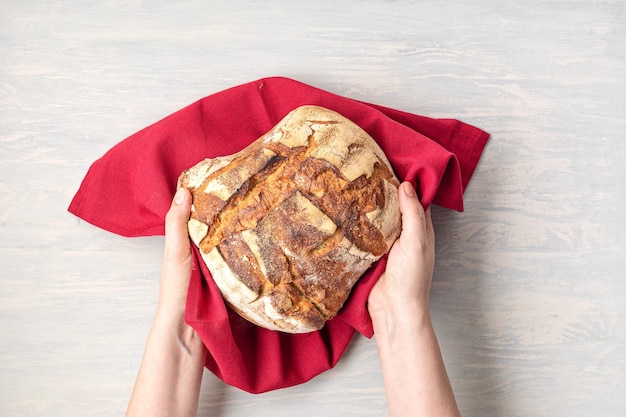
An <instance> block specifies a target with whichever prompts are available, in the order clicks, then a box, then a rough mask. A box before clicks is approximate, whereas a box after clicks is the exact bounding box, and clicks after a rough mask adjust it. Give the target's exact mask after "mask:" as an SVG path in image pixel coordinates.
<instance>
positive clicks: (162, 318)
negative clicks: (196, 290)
mask: <svg viewBox="0 0 626 417" xmlns="http://www.w3.org/2000/svg"><path fill="white" fill-rule="evenodd" d="M190 210H191V194H190V193H189V191H188V190H186V189H179V190H178V191H177V192H176V195H175V196H174V200H173V201H172V205H171V206H170V209H169V211H168V212H167V215H166V217H165V249H164V253H163V264H162V267H161V283H160V287H159V303H158V307H157V313H156V316H155V318H154V321H153V322H152V327H151V328H150V333H149V334H148V340H147V342H146V348H145V351H144V356H143V359H142V361H141V366H140V367H139V374H138V375H137V381H136V382H135V386H134V388H133V393H132V395H131V398H130V402H129V404H128V410H127V412H126V416H127V417H135V416H153V417H159V416H164V417H165V416H168V417H171V416H191V415H196V413H197V410H198V398H199V395H200V385H201V383H202V372H203V369H204V363H205V360H206V356H207V350H206V348H205V347H204V344H203V343H202V339H200V337H199V336H198V334H197V333H196V332H195V330H194V329H193V328H192V327H191V326H189V325H187V324H186V323H185V304H186V299H187V289H188V287H189V277H190V275H191V247H190V243H189V235H188V232H187V221H188V219H189V213H190Z"/></svg>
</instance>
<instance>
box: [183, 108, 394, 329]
mask: <svg viewBox="0 0 626 417" xmlns="http://www.w3.org/2000/svg"><path fill="white" fill-rule="evenodd" d="M398 185H399V182H398V179H397V178H396V177H395V175H394V173H393V170H392V168H391V165H390V164H389V161H388V160H387V158H386V157H385V155H384V153H383V151H382V150H381V149H380V147H379V146H378V144H377V143H376V142H375V141H374V140H373V139H372V138H371V137H370V136H369V135H368V134H367V133H366V132H365V131H364V130H363V129H361V128H360V127H359V126H357V125H356V124H355V123H353V122H352V121H350V120H348V119H347V118H345V117H343V116H341V115H340V114H338V113H336V112H334V111H331V110H328V109H325V108H322V107H317V106H303V107H299V108H297V109H295V110H293V111H292V112H290V113H289V114H288V115H287V116H286V117H285V118H284V119H283V120H282V121H280V122H279V123H278V124H277V125H276V126H275V127H274V128H272V129H271V130H270V131H269V132H267V133H266V134H265V135H263V136H261V137H260V138H259V139H257V140H256V141H255V142H253V143H252V144H250V145H249V146H248V147H246V148H245V149H243V150H241V151H240V152H238V153H236V154H233V155H228V156H223V157H217V158H211V159H205V160H204V161H202V162H200V163H198V164H197V165H195V166H194V167H192V168H190V169H188V170H186V171H185V172H183V173H182V174H181V176H180V179H179V186H180V187H185V188H187V189H189V190H190V191H191V194H192V198H193V202H192V208H191V216H190V219H189V235H190V237H191V239H192V241H193V242H194V243H195V244H196V245H197V246H198V247H199V248H200V252H201V255H202V258H203V260H204V262H205V263H206V265H207V267H208V269H209V271H210V272H211V275H212V277H213V280H214V281H215V283H216V285H217V287H218V288H219V289H220V291H221V293H222V296H223V298H224V299H225V301H226V302H227V303H228V304H229V305H230V306H231V307H232V309H233V310H235V311H236V312H237V313H239V314H240V315H241V316H242V317H244V318H246V319H247V320H249V321H251V322H252V323H255V324H257V325H259V326H261V327H264V328H267V329H272V330H280V331H284V332H288V333H304V332H310V331H314V330H318V329H320V328H322V327H323V326H324V323H325V322H326V321H327V320H329V319H331V318H332V317H334V316H335V315H336V314H337V312H338V311H339V309H340V308H341V307H342V305H343V304H344V302H345V301H346V299H347V298H348V296H349V294H350V291H351V289H352V287H353V286H354V284H355V283H356V282H357V281H358V279H359V278H360V277H361V275H362V274H363V273H364V272H365V271H366V270H367V269H368V268H369V267H370V266H371V264H372V263H373V262H375V261H376V260H378V259H379V258H380V257H382V256H383V255H384V254H385V253H387V252H388V250H389V249H390V248H391V245H392V244H393V242H394V241H395V240H396V238H397V237H398V235H399V234H400V227H401V225H400V211H399V207H398V199H397V187H398Z"/></svg>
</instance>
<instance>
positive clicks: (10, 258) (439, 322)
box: [0, 0, 626, 417]
mask: <svg viewBox="0 0 626 417" xmlns="http://www.w3.org/2000/svg"><path fill="white" fill-rule="evenodd" d="M625 22H626V3H624V2H623V1H621V0H620V1H618V0H608V1H581V0H570V1H534V0H533V1H527V2H522V1H516V2H512V1H495V0H476V1H472V2H465V1H452V2H447V3H437V2H425V1H406V0H398V1H379V2H375V1H325V0H320V1H317V2H315V3H311V2H295V1H241V2H235V1H233V2H226V1H176V2H167V1H150V2H144V1H139V0H134V1H133V0H129V1H122V0H119V1H118V0H110V1H101V2H88V1H61V0H51V1H45V2H44V1H31V0H19V1H17V0H6V1H2V2H0V416H4V417H12V416H20V417H21V416H46V417H54V416H81V417H88V416H119V415H123V413H124V410H125V409H126V405H127V402H128V398H129V396H130V391H131V388H132V385H133V382H134V379H135V377H136V374H137V369H138V366H139V361H140V359H141V355H142V352H143V347H144V343H145V338H146V335H147V332H148V328H149V326H150V323H151V320H152V317H153V313H154V309H155V305H156V304H155V303H156V298H157V286H158V274H159V269H160V259H161V252H162V238H159V237H152V238H140V239H127V238H122V237H119V236H115V235H112V234H110V233H108V232H104V231H102V230H100V229H97V228H95V227H93V226H91V225H89V224H87V223H85V222H83V221H80V220H78V219H77V218H75V217H74V216H72V215H70V214H69V213H67V212H66V208H67V206H68V204H69V202H70V200H71V198H72V196H73V194H74V193H75V192H76V190H77V188H78V185H79V184H80V181H81V180H82V178H83V176H84V175H85V173H86V171H87V169H88V167H89V166H90V164H91V163H92V162H94V161H95V160H96V159H97V158H99V157H100V156H102V155H103V154H104V153H105V152H106V151H107V150H108V149H110V148H111V147H112V146H113V145H115V144H116V143H118V142H119V141H121V140H122V139H124V138H125V137H127V136H129V135H130V134H132V133H134V132H136V131H138V130H140V129H141V128H143V127H145V126H147V125H149V124H152V123H154V122H156V121H157V120H159V119H161V118H162V117H164V116H166V115H168V114H170V113H172V112H174V111H176V110H178V109H180V108H182V107H183V106H185V105H187V104H189V103H191V102H193V101H195V100H197V99H199V98H202V97H204V96H207V95H209V94H211V93H214V92H217V91H220V90H223V89H225V88H228V87H231V86H234V85H238V84H241V83H244V82H247V81H252V80H255V79H258V78H262V77H266V76H273V75H282V76H287V77H291V78H295V79H298V80H300V81H303V82H305V83H309V84H313V85H315V86H317V87H320V88H323V89H326V90H328V91H331V92H334V93H337V94H341V95H345V96H348V97H351V98H355V99H359V100H365V101H370V102H375V103H379V104H382V105H386V106H390V107H394V108H398V109H401V110H405V111H409V112H414V113H418V114H422V115H426V116H431V117H443V118H457V119H461V120H463V121H465V122H468V123H471V124H474V125H476V126H478V127H480V128H483V129H485V130H487V131H488V132H490V133H491V135H492V137H491V139H490V142H489V144H488V146H487V148H486V150H485V152H484V154H483V157H482V160H481V162H480V164H479V166H478V169H477V171H476V173H475V175H474V177H473V179H472V181H471V183H470V186H469V188H468V190H467V193H466V204H465V207H466V210H465V212H464V213H456V212H450V211H447V210H444V209H441V208H436V209H435V211H434V220H435V230H436V234H437V265H436V272H435V277H434V283H433V292H432V299H431V300H432V308H433V317H434V323H435V328H436V331H437V334H438V336H439V341H440V344H441V346H442V350H443V353H444V358H445V362H446V365H447V367H448V371H449V374H450V377H451V380H452V384H453V386H454V390H455V393H456V396H457V399H458V402H459V405H460V408H461V411H462V414H463V415H465V416H508V417H513V416H520V417H521V416H546V417H553V416H568V417H574V416H581V417H582V416H602V417H618V416H625V415H626V396H625V393H626V272H625V271H626V215H624V207H625V206H626V192H625V191H626V174H625V172H624V170H625V167H626V162H625V161H626V139H625V138H624V136H625V135H626V23H625ZM303 360H306V359H305V358H303ZM199 415H200V416H258V417H262V416H313V415H315V416H384V415H387V411H386V400H385V394H384V389H383V382H382V376H381V372H380V367H379V360H378V355H377V352H376V348H375V344H374V342H373V341H372V340H369V339H366V338H364V337H356V338H355V339H354V341H353V343H352V345H351V346H350V348H349V349H348V351H347V353H346V354H345V356H344V357H343V358H342V360H341V361H340V363H339V364H338V365H337V367H336V368H335V369H333V370H331V371H329V372H326V373H324V374H322V375H320V376H319V377H317V378H315V379H314V380H312V381H311V382H309V383H306V384H304V385H300V386H298V387H294V388H290V389H285V390H279V391H274V392H270V393H267V394H262V395H251V394H246V393H243V392H241V391H239V390H237V389H234V388H232V387H228V386H225V385H224V384H223V383H222V382H221V381H219V380H218V379H217V378H216V377H214V376H213V375H212V374H210V373H208V372H206V373H205V377H204V380H203V388H202V393H201V400H200V410H199Z"/></svg>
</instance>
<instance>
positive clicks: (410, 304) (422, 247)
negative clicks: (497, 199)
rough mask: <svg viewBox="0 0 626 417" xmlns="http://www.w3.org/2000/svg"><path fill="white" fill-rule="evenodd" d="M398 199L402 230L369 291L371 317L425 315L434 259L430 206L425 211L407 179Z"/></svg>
mask: <svg viewBox="0 0 626 417" xmlns="http://www.w3.org/2000/svg"><path fill="white" fill-rule="evenodd" d="M398 199H399V204H400V212H401V215H402V232H401V234H400V237H399V238H398V240H396V242H395V243H394V244H393V246H392V248H391V251H390V252H389V257H388V259H387V266H386V270H385V272H384V273H383V274H382V276H381V277H380V279H379V280H378V282H377V283H376V284H375V285H374V287H373V288H372V291H371V292H370V295H369V299H368V310H369V313H370V316H371V317H372V318H373V319H374V318H376V317H382V316H387V317H392V318H393V319H394V320H403V319H404V318H406V319H415V318H417V319H423V318H425V317H427V316H428V309H429V294H430V286H431V282H432V275H433V269H434V263H435V233H434V230H433V224H432V221H431V217H430V209H429V210H426V211H424V209H423V208H422V205H421V203H420V201H419V199H418V198H417V195H416V193H415V190H414V188H413V186H412V185H411V184H410V183H409V182H404V183H402V184H400V187H399V188H398ZM389 315H391V316H389Z"/></svg>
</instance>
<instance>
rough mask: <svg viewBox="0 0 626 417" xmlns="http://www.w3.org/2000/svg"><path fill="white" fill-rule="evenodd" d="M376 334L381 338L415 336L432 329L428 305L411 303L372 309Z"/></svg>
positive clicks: (371, 314)
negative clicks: (424, 330) (421, 331)
mask: <svg viewBox="0 0 626 417" xmlns="http://www.w3.org/2000/svg"><path fill="white" fill-rule="evenodd" d="M370 317H371V318H372V325H373V327H374V333H375V334H376V335H377V337H379V338H392V337H397V336H400V335H402V337H406V336H407V335H414V334H416V333H418V332H419V331H420V330H422V329H428V328H432V321H431V317H430V310H429V308H428V304H427V303H426V304H422V303H409V304H404V305H393V306H387V307H385V308H376V309H370Z"/></svg>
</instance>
